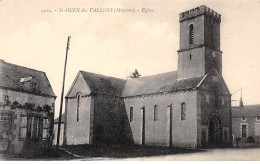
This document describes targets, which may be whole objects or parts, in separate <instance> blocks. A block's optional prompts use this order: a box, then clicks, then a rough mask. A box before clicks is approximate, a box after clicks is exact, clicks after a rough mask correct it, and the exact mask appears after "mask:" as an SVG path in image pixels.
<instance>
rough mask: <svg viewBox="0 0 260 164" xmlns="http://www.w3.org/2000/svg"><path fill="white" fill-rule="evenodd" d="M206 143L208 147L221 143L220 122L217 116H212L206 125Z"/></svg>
mask: <svg viewBox="0 0 260 164" xmlns="http://www.w3.org/2000/svg"><path fill="white" fill-rule="evenodd" d="M208 128H209V130H208V132H209V133H208V143H209V146H210V147H217V146H220V145H221V143H222V130H221V129H222V128H221V121H220V119H219V117H218V116H216V115H215V116H212V117H211V118H210V120H209V124H208Z"/></svg>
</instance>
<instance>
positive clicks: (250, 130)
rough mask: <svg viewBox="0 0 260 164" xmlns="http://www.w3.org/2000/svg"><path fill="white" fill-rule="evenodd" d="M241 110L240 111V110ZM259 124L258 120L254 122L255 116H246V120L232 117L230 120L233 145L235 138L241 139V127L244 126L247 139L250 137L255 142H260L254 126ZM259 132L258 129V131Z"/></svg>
mask: <svg viewBox="0 0 260 164" xmlns="http://www.w3.org/2000/svg"><path fill="white" fill-rule="evenodd" d="M241 110H242V109H241ZM257 124H260V121H259V120H256V116H246V120H242V117H238V116H236V117H233V118H232V129H233V130H232V135H233V137H234V141H233V142H234V143H235V142H236V138H242V125H246V128H247V137H249V136H252V137H254V138H255V141H256V142H260V135H259V134H258V135H257V133H256V130H257V129H256V126H260V125H257ZM258 130H260V129H258Z"/></svg>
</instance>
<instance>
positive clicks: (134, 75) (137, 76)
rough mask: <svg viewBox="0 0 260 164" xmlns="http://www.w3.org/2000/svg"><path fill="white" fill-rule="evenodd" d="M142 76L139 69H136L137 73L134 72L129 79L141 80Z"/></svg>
mask: <svg viewBox="0 0 260 164" xmlns="http://www.w3.org/2000/svg"><path fill="white" fill-rule="evenodd" d="M140 76H142V75H140V74H139V72H138V71H137V69H135V71H134V72H132V73H131V74H130V75H129V78H132V79H136V78H139V77H140Z"/></svg>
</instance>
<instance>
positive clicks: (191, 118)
mask: <svg viewBox="0 0 260 164" xmlns="http://www.w3.org/2000/svg"><path fill="white" fill-rule="evenodd" d="M124 102H125V106H126V111H127V115H128V119H129V117H130V107H133V121H132V122H130V127H131V133H132V136H133V140H134V143H135V144H138V145H139V144H141V141H140V140H141V128H140V127H141V124H142V122H141V120H142V118H141V108H143V107H145V145H157V146H169V136H170V135H169V127H167V126H169V118H170V117H169V112H167V109H168V110H169V108H167V106H169V105H171V106H172V146H180V147H186V146H187V147H194V146H195V145H196V142H197V141H196V140H197V109H196V107H197V96H196V91H193V92H179V93H174V94H164V95H154V96H147V97H145V96H141V97H133V98H124ZM183 102H185V103H186V109H187V110H186V120H183V121H181V104H182V103H183ZM155 105H158V121H154V106H155Z"/></svg>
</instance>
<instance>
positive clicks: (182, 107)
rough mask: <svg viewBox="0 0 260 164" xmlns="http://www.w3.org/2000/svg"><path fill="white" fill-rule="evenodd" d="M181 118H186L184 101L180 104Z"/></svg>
mask: <svg viewBox="0 0 260 164" xmlns="http://www.w3.org/2000/svg"><path fill="white" fill-rule="evenodd" d="M181 120H182V121H183V120H186V103H185V102H183V103H182V104H181Z"/></svg>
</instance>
